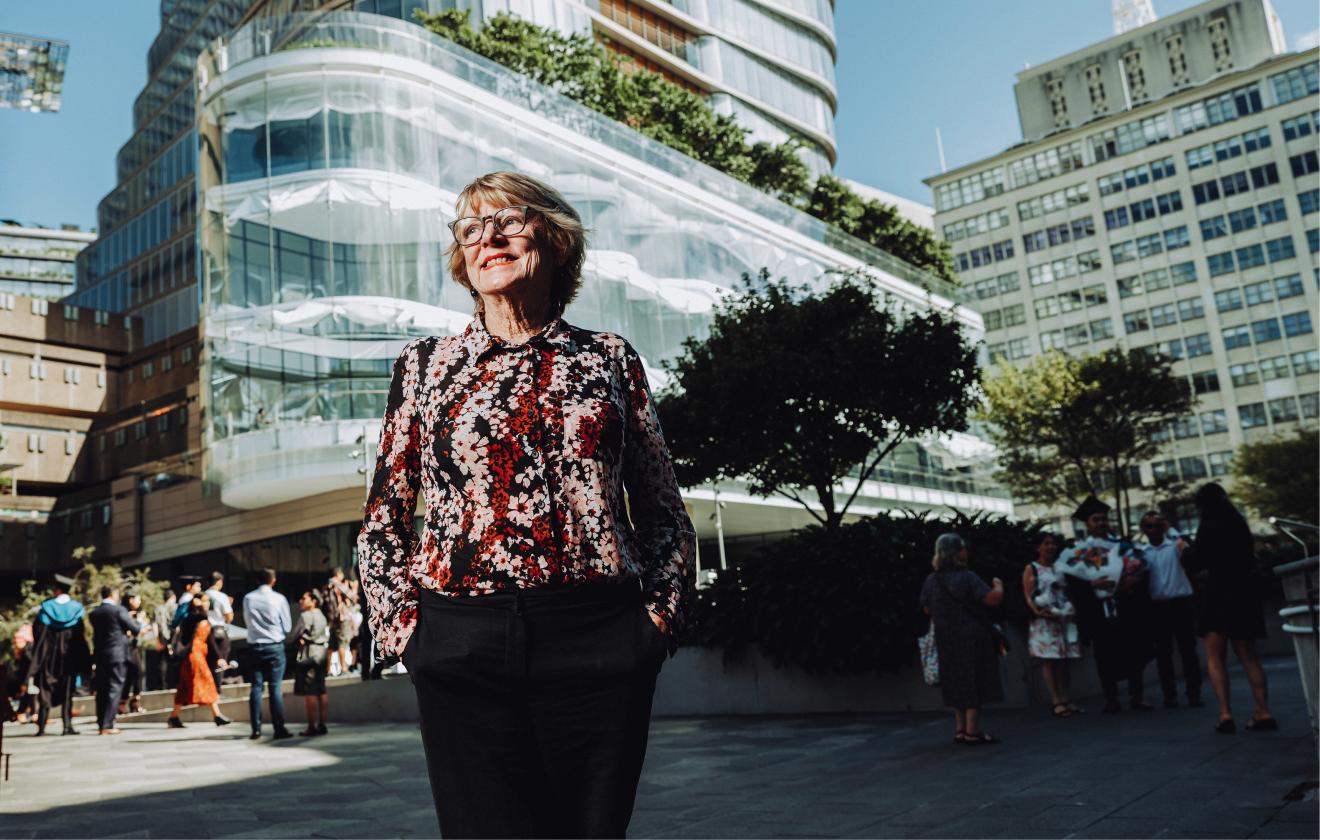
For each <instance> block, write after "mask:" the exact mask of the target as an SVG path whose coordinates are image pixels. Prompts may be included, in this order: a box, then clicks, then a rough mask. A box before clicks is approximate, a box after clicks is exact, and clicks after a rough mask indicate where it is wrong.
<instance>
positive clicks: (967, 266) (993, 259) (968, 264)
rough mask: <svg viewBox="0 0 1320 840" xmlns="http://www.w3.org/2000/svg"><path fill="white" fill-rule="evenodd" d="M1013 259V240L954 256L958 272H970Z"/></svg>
mask: <svg viewBox="0 0 1320 840" xmlns="http://www.w3.org/2000/svg"><path fill="white" fill-rule="evenodd" d="M1012 258H1013V240H1011V239H1005V240H1004V241H1003V242H996V243H994V244H993V245H983V246H981V247H980V248H973V249H972V250H970V251H964V252H963V253H961V254H956V255H955V256H954V262H955V264H956V265H957V267H958V270H959V271H970V270H971V269H973V268H980V267H981V266H983V265H990V264H991V263H997V262H1000V261H1002V260H1008V259H1012Z"/></svg>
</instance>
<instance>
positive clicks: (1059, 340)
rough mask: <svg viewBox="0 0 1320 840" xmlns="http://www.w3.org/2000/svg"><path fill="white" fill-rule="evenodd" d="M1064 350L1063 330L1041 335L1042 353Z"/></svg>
mask: <svg viewBox="0 0 1320 840" xmlns="http://www.w3.org/2000/svg"><path fill="white" fill-rule="evenodd" d="M1063 348H1064V343H1063V330H1051V331H1049V332H1043V333H1041V334H1040V349H1041V351H1042V352H1044V351H1047V350H1062V349H1063Z"/></svg>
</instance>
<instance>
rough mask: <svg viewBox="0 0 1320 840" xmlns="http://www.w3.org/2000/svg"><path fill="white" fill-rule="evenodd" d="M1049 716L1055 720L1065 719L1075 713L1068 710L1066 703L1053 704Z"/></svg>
mask: <svg viewBox="0 0 1320 840" xmlns="http://www.w3.org/2000/svg"><path fill="white" fill-rule="evenodd" d="M1050 714H1051V715H1053V716H1054V717H1057V718H1065V717H1072V716H1073V715H1074V714H1076V712H1074V711H1073V710H1072V709H1070V708H1068V704H1067V703H1055V704H1054V709H1053V710H1052V711H1051V712H1050Z"/></svg>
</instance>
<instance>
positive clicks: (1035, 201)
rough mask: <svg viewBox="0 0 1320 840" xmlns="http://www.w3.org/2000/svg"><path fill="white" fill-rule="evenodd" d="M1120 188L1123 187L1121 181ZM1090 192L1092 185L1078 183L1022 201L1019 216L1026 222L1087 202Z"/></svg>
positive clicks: (1018, 210) (1019, 205) (1089, 198)
mask: <svg viewBox="0 0 1320 840" xmlns="http://www.w3.org/2000/svg"><path fill="white" fill-rule="evenodd" d="M1119 189H1122V184H1121V181H1120V185H1119ZM1089 193H1090V187H1088V186H1087V185H1086V184H1077V185H1076V186H1072V187H1065V188H1063V189H1061V190H1055V191H1054V192H1052V193H1047V194H1045V195H1041V196H1037V197H1036V198H1031V199H1028V200H1026V201H1020V202H1018V206H1017V212H1018V218H1019V219H1021V220H1022V221H1024V222H1025V221H1027V220H1028V219H1035V218H1038V217H1040V216H1046V215H1049V214H1050V213H1054V212H1057V211H1059V210H1066V209H1067V208H1069V207H1076V206H1077V205H1079V204H1085V203H1086V202H1088V201H1090V200H1091V196H1090V195H1089Z"/></svg>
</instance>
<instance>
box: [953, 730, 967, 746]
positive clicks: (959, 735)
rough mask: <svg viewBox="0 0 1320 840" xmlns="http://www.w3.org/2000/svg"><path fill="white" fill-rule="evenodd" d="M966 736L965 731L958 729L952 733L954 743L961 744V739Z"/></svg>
mask: <svg viewBox="0 0 1320 840" xmlns="http://www.w3.org/2000/svg"><path fill="white" fill-rule="evenodd" d="M966 737H967V733H966V732H964V731H963V730H961V729H959V730H957V731H956V732H954V733H953V742H954V743H955V744H961V743H962V742H963V739H964V738H966Z"/></svg>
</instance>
